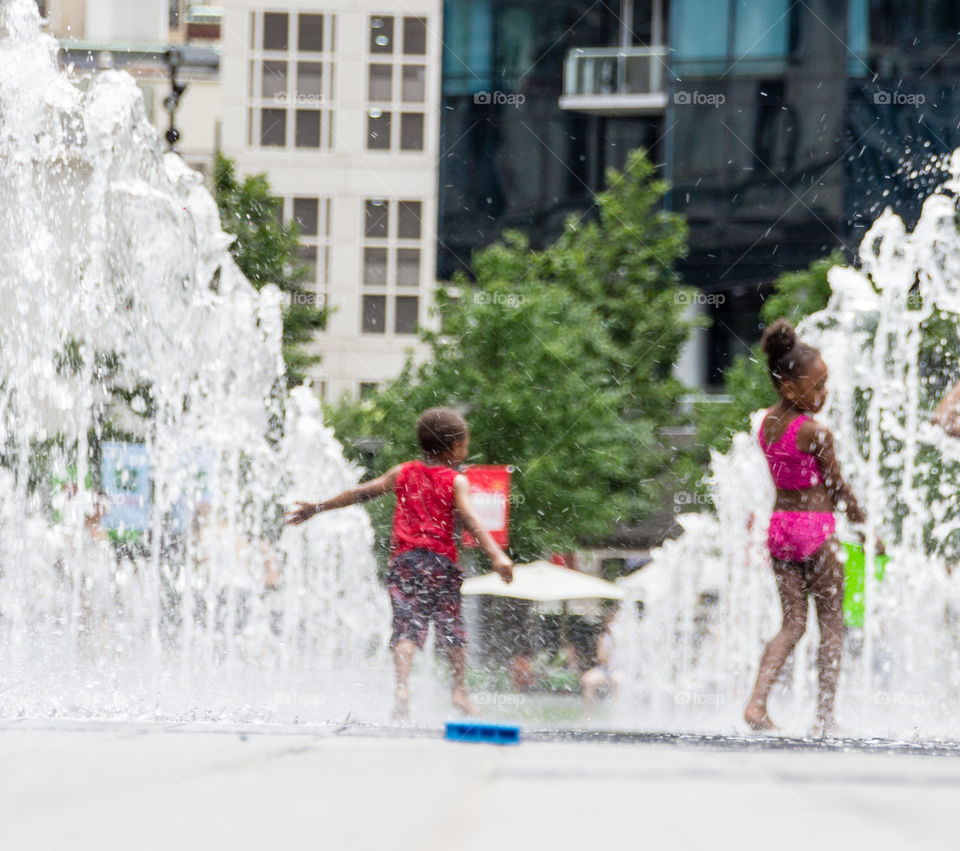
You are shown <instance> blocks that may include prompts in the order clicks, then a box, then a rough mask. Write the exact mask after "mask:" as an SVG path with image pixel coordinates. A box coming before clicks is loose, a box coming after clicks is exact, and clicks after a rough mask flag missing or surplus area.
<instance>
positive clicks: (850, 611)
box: [841, 541, 890, 629]
mask: <svg viewBox="0 0 960 851" xmlns="http://www.w3.org/2000/svg"><path fill="white" fill-rule="evenodd" d="M841 546H842V547H843V548H844V550H846V553H847V561H846V564H844V566H843V568H844V569H843V572H844V583H843V622H844V623H845V624H846V625H847V626H850V627H857V628H858V629H863V614H864V608H865V605H864V604H865V602H866V601H865V599H864V596H865V595H864V586H865V584H866V583H865V574H866V569H865V568H866V562H867V554H866V553H865V552H864V550H863V544H855V543H851V542H850V541H843V542H841ZM889 560H890V558H889V556H885V555H877V556H874V558H873V575H874V577H876V580H877V582H881V581H882V580H883V574H884V572H885V571H886V567H887V562H888V561H889Z"/></svg>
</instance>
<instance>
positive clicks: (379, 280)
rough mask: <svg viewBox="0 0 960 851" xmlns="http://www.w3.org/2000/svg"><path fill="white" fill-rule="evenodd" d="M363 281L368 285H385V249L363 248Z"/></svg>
mask: <svg viewBox="0 0 960 851" xmlns="http://www.w3.org/2000/svg"><path fill="white" fill-rule="evenodd" d="M363 282H364V283H365V284H366V285H367V286H370V287H385V286H386V285H387V249H386V248H365V249H364V250H363Z"/></svg>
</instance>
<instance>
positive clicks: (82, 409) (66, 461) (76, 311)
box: [0, 0, 388, 720]
mask: <svg viewBox="0 0 960 851" xmlns="http://www.w3.org/2000/svg"><path fill="white" fill-rule="evenodd" d="M56 49H57V48H56V43H55V42H54V40H53V39H52V38H50V37H48V36H46V35H44V34H42V32H41V29H40V21H39V17H38V13H37V7H36V4H35V3H33V2H32V0H4V2H3V4H2V8H0V78H2V79H3V81H4V85H3V87H2V88H0V198H2V199H3V204H2V206H0V528H2V534H0V672H2V673H0V713H2V714H3V715H4V716H8V717H9V716H10V715H12V714H17V713H30V714H40V715H50V714H53V715H57V714H61V715H64V714H66V715H97V716H105V715H121V716H127V717H199V718H234V719H238V718H246V717H257V718H265V719H276V720H287V719H289V718H292V717H293V716H298V717H301V718H303V717H308V716H311V715H312V716H314V717H317V718H324V717H330V716H331V715H333V714H335V713H336V712H338V711H340V709H339V706H338V705H337V704H336V701H333V700H332V699H330V700H328V697H330V695H331V694H332V693H333V692H334V691H336V689H335V688H334V687H333V685H331V682H332V681H331V680H330V676H331V674H332V672H334V671H340V672H341V673H340V674H339V675H338V676H341V677H343V676H345V674H344V673H343V672H344V671H346V672H349V676H350V678H351V682H353V683H355V684H356V683H359V685H358V686H357V688H355V689H354V695H356V694H357V693H362V691H363V689H362V687H361V686H362V685H363V683H364V682H365V681H364V671H365V670H367V669H372V670H376V671H377V672H378V673H379V671H380V669H381V666H382V662H383V655H384V654H383V648H384V643H385V636H384V634H383V630H384V628H385V626H386V625H387V624H388V616H387V604H386V595H385V593H384V592H383V591H382V590H381V589H380V588H379V586H378V585H377V583H376V579H375V576H376V571H375V566H374V561H373V558H372V555H371V551H370V546H371V542H372V533H371V529H370V526H369V523H368V521H367V518H366V515H365V513H364V512H363V511H362V510H361V509H359V508H355V509H348V510H345V511H342V512H338V513H336V514H334V515H328V516H322V517H319V518H317V519H315V520H314V521H312V522H311V524H309V525H308V527H306V528H305V529H286V530H283V531H282V533H281V526H280V522H279V513H278V508H277V506H279V505H282V504H283V503H285V502H287V501H288V500H290V499H291V498H304V499H318V498H322V497H326V496H330V495H332V494H334V493H336V492H337V491H339V490H341V489H343V488H345V487H348V486H351V485H352V484H354V483H355V482H356V481H357V475H356V471H355V470H354V469H353V468H352V467H351V466H350V465H349V464H348V463H347V462H346V461H345V459H344V457H343V455H342V453H341V450H340V447H339V445H338V444H337V443H336V441H335V439H334V437H333V434H332V431H331V430H330V429H328V428H326V427H325V426H324V425H323V424H322V420H321V414H320V408H319V404H318V403H317V401H316V400H315V399H314V398H313V397H312V395H311V394H310V392H309V391H308V390H307V389H306V388H300V389H298V390H295V391H294V392H293V393H292V394H291V395H290V396H289V397H286V396H285V391H284V389H283V361H282V356H281V345H280V335H281V294H280V292H279V291H278V290H277V289H276V288H274V287H270V286H268V287H265V288H264V289H263V290H262V291H261V292H259V293H258V292H256V291H255V290H254V289H253V288H252V287H251V286H250V284H249V283H248V282H247V281H246V280H245V279H244V277H243V276H242V274H241V273H240V272H239V270H238V269H237V267H236V266H235V265H234V263H233V262H232V260H231V258H230V256H229V253H228V252H227V247H228V245H229V243H230V240H231V237H229V236H228V235H226V234H224V233H223V232H222V231H221V229H220V220H219V215H218V211H217V207H216V204H215V202H214V201H213V199H212V198H211V196H210V195H209V193H208V192H207V191H206V190H205V189H204V188H203V186H202V182H201V179H200V177H199V175H197V174H195V173H194V172H192V171H190V170H189V169H188V168H187V167H186V166H185V165H184V164H183V163H182V161H181V160H180V159H179V158H178V157H177V156H176V155H173V154H166V155H164V154H163V153H162V149H161V146H160V143H159V139H158V134H157V132H156V130H155V129H154V128H153V126H152V125H151V124H150V123H149V121H148V120H147V118H146V115H145V112H144V109H143V103H142V100H141V97H140V94H139V92H138V90H137V88H136V86H135V84H134V81H133V80H132V78H131V77H129V76H128V75H126V74H123V73H118V72H112V71H108V72H103V73H100V74H98V75H97V76H96V77H94V78H93V79H92V80H89V81H79V82H78V83H74V82H72V81H71V80H69V79H68V78H67V77H66V76H65V75H63V74H61V73H60V72H59V71H58V68H57V64H56ZM106 439H131V440H137V441H142V442H144V443H145V444H146V450H147V452H148V454H149V465H150V478H151V481H152V501H151V512H150V518H149V526H148V529H147V530H146V532H145V534H144V536H143V538H142V540H141V542H140V543H139V544H137V545H133V546H130V547H127V548H126V549H122V548H121V549H120V550H118V549H117V548H115V547H114V546H113V545H112V544H111V543H109V542H108V541H106V540H104V536H103V534H102V531H101V530H99V529H98V528H97V526H96V519H97V508H96V506H95V504H94V503H95V500H94V498H93V494H92V488H91V486H90V484H89V481H90V476H88V473H90V472H91V471H92V472H94V473H95V472H96V467H97V464H96V463H95V461H96V459H97V458H98V453H99V448H100V444H101V443H102V441H104V440H106ZM91 459H94V462H93V463H91ZM71 482H73V483H75V484H71ZM379 679H380V677H379V676H376V677H373V681H379ZM357 689H359V692H358V691H357Z"/></svg>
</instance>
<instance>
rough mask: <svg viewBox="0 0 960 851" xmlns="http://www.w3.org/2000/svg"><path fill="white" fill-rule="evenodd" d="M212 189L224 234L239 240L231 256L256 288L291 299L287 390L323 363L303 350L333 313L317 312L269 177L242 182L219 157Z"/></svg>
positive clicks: (286, 323) (293, 231)
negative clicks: (275, 289)
mask: <svg viewBox="0 0 960 851" xmlns="http://www.w3.org/2000/svg"><path fill="white" fill-rule="evenodd" d="M213 189H214V198H215V199H216V201H217V206H218V207H219V208H220V220H221V222H222V223H223V229H224V230H225V231H226V232H227V233H229V234H232V235H233V236H234V237H235V239H234V241H233V243H232V244H231V246H230V253H231V254H232V255H233V259H234V260H235V261H236V263H237V266H239V267H240V271H241V272H243V274H244V275H245V276H246V278H247V280H248V281H250V283H251V284H252V285H253V286H254V287H255V288H256V289H258V290H259V289H261V288H262V287H264V286H265V285H266V284H274V285H275V286H277V287H278V288H279V289H280V290H282V291H283V292H284V293H286V294H287V295H288V296H289V302H288V304H287V306H286V307H285V309H284V312H283V359H284V362H285V363H286V367H287V383H288V385H290V386H293V385H296V384H300V383H301V382H302V381H303V379H304V377H305V376H304V372H303V371H304V370H305V369H306V368H307V367H309V366H311V365H312V364H315V363H317V362H318V361H319V360H320V358H319V356H318V355H312V354H309V353H308V352H306V351H305V350H304V345H305V344H307V343H309V342H310V341H311V340H312V339H313V336H314V334H315V333H316V332H317V331H319V330H322V329H323V328H325V327H326V324H327V317H328V314H329V312H328V310H327V308H326V307H322V308H321V307H317V306H316V304H315V298H314V295H313V294H312V293H311V292H310V291H309V290H307V289H306V288H305V287H304V286H303V283H304V281H305V279H306V277H307V274H308V271H307V268H306V267H305V266H304V265H303V264H302V263H301V262H300V258H299V256H298V253H297V252H298V249H299V246H300V242H299V235H300V230H299V226H298V224H297V223H296V222H290V223H289V224H283V223H282V222H281V216H280V206H279V204H280V202H279V201H278V199H276V198H275V197H273V196H272V195H271V193H270V184H269V182H268V181H267V176H266V175H265V174H254V175H248V176H246V177H244V178H243V179H242V180H241V179H240V178H238V177H237V173H236V164H235V163H234V162H233V160H230V159H228V158H227V157H225V156H223V155H222V154H218V155H217V161H216V165H215V167H214V173H213Z"/></svg>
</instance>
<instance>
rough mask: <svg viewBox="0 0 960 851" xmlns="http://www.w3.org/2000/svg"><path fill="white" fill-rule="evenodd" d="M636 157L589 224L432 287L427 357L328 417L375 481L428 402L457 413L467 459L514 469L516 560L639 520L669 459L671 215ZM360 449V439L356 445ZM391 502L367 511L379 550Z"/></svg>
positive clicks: (676, 329)
mask: <svg viewBox="0 0 960 851" xmlns="http://www.w3.org/2000/svg"><path fill="white" fill-rule="evenodd" d="M652 175H653V166H652V165H651V164H650V163H649V161H648V160H647V159H646V157H645V155H644V154H643V152H635V153H634V154H633V155H631V157H630V158H629V161H628V163H627V166H626V167H625V169H624V171H623V172H618V171H613V170H611V172H609V174H608V176H607V179H608V188H607V189H606V190H605V191H604V192H602V193H600V194H598V196H597V197H596V202H595V210H594V213H593V217H592V218H591V220H590V221H587V222H584V221H583V219H582V218H580V219H577V218H573V219H571V220H570V221H568V223H567V226H566V229H565V231H564V234H563V235H562V236H561V238H560V239H559V240H558V241H557V242H556V243H555V244H553V245H551V246H549V247H548V248H546V249H544V250H542V251H532V250H531V249H530V247H529V245H528V244H527V241H526V239H525V238H524V237H523V236H521V235H518V234H507V235H505V237H504V239H503V241H502V242H500V243H497V244H495V245H493V246H490V247H489V248H487V249H485V250H484V251H482V252H480V253H478V254H477V255H476V256H475V258H474V264H473V269H474V274H475V281H474V282H468V281H467V280H465V279H463V278H460V279H458V280H457V281H456V282H455V283H456V285H457V287H458V288H459V297H454V294H453V293H452V292H451V291H448V290H446V289H441V290H440V291H439V292H438V295H437V302H436V312H437V314H438V316H439V319H440V322H441V327H442V331H440V332H435V331H426V332H423V334H422V336H423V340H424V341H425V343H426V344H427V346H428V348H429V351H430V358H429V360H427V361H426V362H425V363H423V364H422V365H420V366H415V365H414V364H413V363H412V362H409V363H408V364H407V366H406V368H405V369H404V370H403V372H402V373H401V375H400V376H399V377H398V378H397V379H396V380H395V381H392V382H390V383H389V384H387V385H386V386H384V387H383V388H381V389H380V390H379V391H377V392H375V393H374V394H373V395H372V396H370V397H368V398H367V399H365V400H363V401H360V402H351V401H344V402H342V403H341V404H340V405H339V406H337V407H335V408H334V409H332V410H331V411H330V419H331V422H332V424H333V426H334V428H335V429H336V431H337V435H338V437H339V438H340V439H341V440H343V441H344V442H345V443H346V445H347V446H348V447H349V446H351V445H354V446H355V445H356V442H357V441H358V439H360V438H371V437H372V438H376V439H377V440H379V441H381V442H382V445H383V448H382V449H381V450H380V451H379V452H378V453H377V454H376V456H375V457H374V458H372V459H371V458H370V457H364V456H363V454H362V452H361V451H360V450H355V451H356V457H358V458H360V459H361V460H365V461H366V462H367V463H369V464H370V466H371V467H372V472H373V473H380V472H382V471H384V470H386V469H388V468H389V467H390V466H391V465H393V464H395V463H398V462H400V461H402V460H406V459H409V458H413V457H416V456H417V455H418V454H419V452H418V450H417V446H416V441H415V436H414V428H413V427H414V423H415V421H416V418H417V416H418V414H419V413H420V411H422V410H424V409H425V408H428V407H431V406H433V405H450V406H456V407H460V408H462V409H466V411H467V419H468V421H469V423H470V429H471V447H470V459H469V460H470V462H471V463H509V464H512V465H513V466H514V467H515V473H514V478H513V487H514V492H513V499H512V503H511V517H512V522H511V539H512V540H511V543H512V547H511V549H512V551H513V553H514V555H515V556H516V557H518V558H521V559H528V558H533V557H536V556H538V555H541V554H542V553H544V552H545V551H549V550H566V549H569V548H572V547H574V546H575V545H578V544H583V543H588V542H591V541H596V540H598V539H601V538H603V537H604V536H606V535H608V534H609V533H610V532H611V531H613V529H614V527H615V526H616V525H617V524H622V523H631V522H635V521H638V520H641V519H644V518H645V517H647V516H648V515H649V514H650V513H651V512H652V511H653V510H654V509H655V508H656V507H657V506H659V504H660V496H661V495H660V491H659V484H660V479H661V478H662V476H663V475H664V474H665V473H666V472H667V471H668V470H669V468H670V465H671V463H672V461H673V448H672V447H670V446H669V445H667V444H666V442H665V441H664V439H663V438H662V436H661V435H662V431H661V430H662V429H663V428H664V427H665V426H669V425H672V424H676V422H677V413H676V411H677V408H678V404H677V403H678V400H679V396H680V393H681V392H682V390H683V388H682V387H681V386H680V384H679V383H678V382H677V381H675V380H674V379H673V378H672V377H671V375H670V366H671V365H672V363H673V362H674V361H675V360H676V358H677V356H678V354H679V350H680V347H681V345H682V344H683V341H684V339H685V338H686V335H687V333H688V332H689V327H690V324H691V323H690V321H689V320H687V319H685V318H684V315H683V314H684V300H683V299H682V298H677V292H678V290H677V278H676V274H675V273H674V271H673V263H674V261H675V260H676V258H677V257H678V256H680V255H682V254H683V252H684V251H685V250H686V249H685V245H686V243H685V240H686V227H685V224H684V222H683V220H682V219H681V218H680V217H678V216H676V215H673V214H670V213H668V212H665V211H663V210H662V209H661V205H660V199H661V197H662V195H663V192H664V191H665V188H666V186H665V184H664V183H663V182H662V181H658V180H654V179H653V178H652ZM360 442H361V443H364V441H362V440H361V441H360ZM389 511H390V506H389V505H379V506H377V508H376V509H374V513H375V517H376V522H377V525H378V528H379V531H380V537H381V543H383V544H385V539H386V518H387V517H388V516H389Z"/></svg>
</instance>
